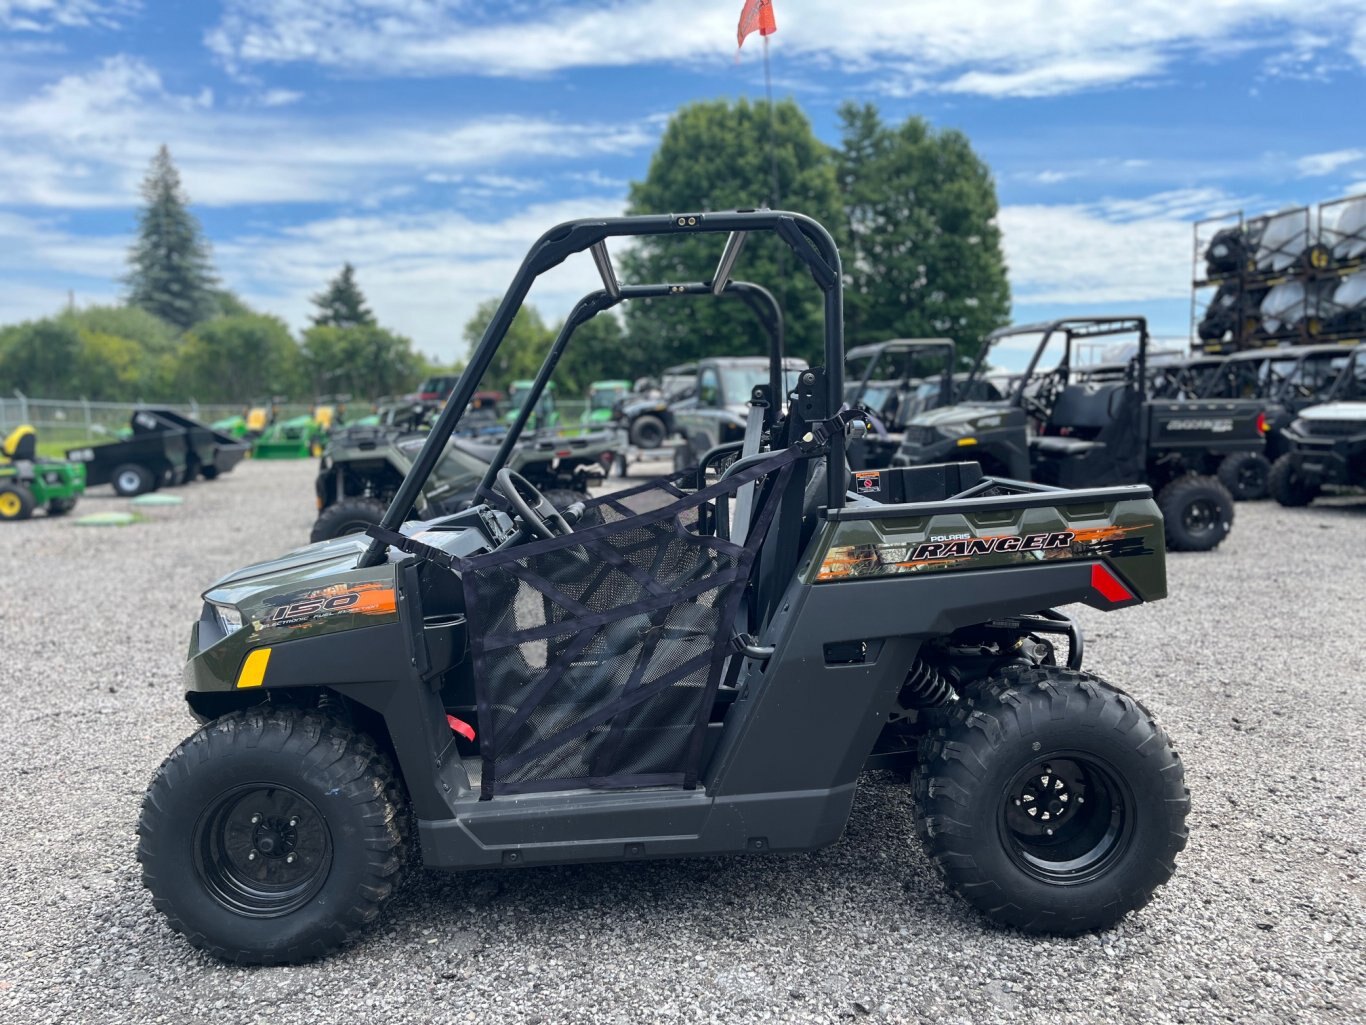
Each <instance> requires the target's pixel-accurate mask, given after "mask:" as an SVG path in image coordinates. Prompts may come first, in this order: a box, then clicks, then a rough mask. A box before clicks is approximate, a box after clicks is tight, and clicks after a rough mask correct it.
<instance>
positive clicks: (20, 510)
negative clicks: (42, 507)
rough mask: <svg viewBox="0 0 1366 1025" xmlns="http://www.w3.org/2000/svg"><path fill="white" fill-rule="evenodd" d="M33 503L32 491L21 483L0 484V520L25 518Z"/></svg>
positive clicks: (30, 513) (30, 512)
mask: <svg viewBox="0 0 1366 1025" xmlns="http://www.w3.org/2000/svg"><path fill="white" fill-rule="evenodd" d="M34 504H35V503H34V500H33V492H32V491H30V490H29V489H28V488H26V487H24V486H23V485H22V484H0V520H26V519H28V518H29V517H30V516H32V515H33V507H34Z"/></svg>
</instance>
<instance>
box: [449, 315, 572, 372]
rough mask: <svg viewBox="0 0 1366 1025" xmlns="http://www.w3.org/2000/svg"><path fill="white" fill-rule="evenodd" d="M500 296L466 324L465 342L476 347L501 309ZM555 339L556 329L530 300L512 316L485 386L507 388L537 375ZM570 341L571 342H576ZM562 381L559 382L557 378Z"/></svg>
mask: <svg viewBox="0 0 1366 1025" xmlns="http://www.w3.org/2000/svg"><path fill="white" fill-rule="evenodd" d="M499 301H500V300H498V299H489V300H486V301H485V302H482V303H480V304H479V308H478V309H477V310H475V312H474V316H472V317H470V319H469V321H467V322H466V324H465V343H466V344H467V345H468V346H469V347H470V349H471V350H473V348H474V346H475V345H477V344H478V343H479V339H480V338H482V337H483V335H484V328H486V327H487V326H488V323H489V321H490V320H492V319H493V315H494V313H495V312H497V310H498V303H499ZM554 340H555V332H554V331H553V330H551V329H550V328H549V327H548V326H546V322H545V321H544V320H542V319H541V315H540V313H539V312H537V310H536V307H534V306H531V305H529V304H527V303H523V304H522V308H521V309H519V310H518V311H517V316H515V317H513V318H512V325H511V326H510V327H509V328H508V332H507V336H506V337H505V338H504V339H503V344H502V345H501V346H499V348H498V354H497V355H496V356H494V358H493V363H492V364H491V365H490V366H489V369H488V373H486V374H485V375H484V379H483V381H482V382H481V386H482V387H484V388H493V389H496V390H498V391H505V390H506V389H507V386H508V385H509V384H511V383H512V382H513V381H516V380H518V379H521V378H527V377H534V376H535V374H536V371H537V370H539V369H540V367H541V363H542V362H544V361H545V355H546V353H547V352H548V351H549V350H550V345H551V343H552V342H553V341H554ZM573 344H574V343H573V342H570V346H571V347H572V346H573ZM557 384H558V382H557Z"/></svg>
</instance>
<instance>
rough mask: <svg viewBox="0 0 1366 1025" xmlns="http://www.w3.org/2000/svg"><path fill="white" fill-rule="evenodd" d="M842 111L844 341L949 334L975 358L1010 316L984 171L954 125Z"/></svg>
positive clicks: (869, 108) (992, 197) (871, 110)
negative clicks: (894, 121)
mask: <svg viewBox="0 0 1366 1025" xmlns="http://www.w3.org/2000/svg"><path fill="white" fill-rule="evenodd" d="M840 118H841V120H842V121H843V125H844V129H843V146H842V148H841V150H840V152H839V185H840V192H841V195H842V197H843V201H844V209H845V214H846V220H847V223H848V226H849V229H848V230H849V241H848V242H847V243H846V245H845V249H844V269H845V274H846V280H847V284H846V290H845V337H846V340H847V344H848V345H850V346H853V345H856V344H859V343H862V342H876V341H882V340H883V339H887V338H897V337H901V338H915V337H940V336H946V337H949V338H952V339H954V340H955V341H956V342H958V344H959V351H960V352H961V353H962V354H963V355H964V357H965V358H966V357H968V356H970V355H972V354H973V353H974V352H975V351H976V349H977V347H978V344H979V342H980V341H981V339H982V337H983V336H984V335H986V334H987V333H988V332H990V331H991V330H993V329H994V328H997V327H999V326H1000V325H1002V324H1004V323H1006V321H1007V319H1008V317H1009V314H1010V286H1009V284H1008V282H1007V279H1006V264H1005V258H1004V257H1003V256H1002V254H1001V232H1000V229H999V228H998V227H997V226H996V213H997V202H996V187H995V185H994V184H993V182H992V179H991V172H990V171H989V170H988V168H987V166H986V164H984V163H983V162H982V160H981V159H980V158H979V157H978V156H977V154H976V153H974V152H973V150H972V146H971V145H970V144H969V142H968V140H967V137H966V136H964V135H963V134H962V133H961V132H957V131H939V132H936V131H934V130H933V129H931V128H930V126H929V125H928V124H926V123H925V121H924V120H923V119H921V118H910V119H908V120H907V121H905V122H904V123H903V124H902V125H901V126H899V127H896V128H892V127H888V126H887V125H884V124H883V123H882V120H881V119H880V118H879V117H878V112H877V109H876V108H875V107H874V106H873V105H872V104H864V105H862V106H859V105H857V104H853V103H846V104H845V105H844V106H843V107H842V108H841V109H840Z"/></svg>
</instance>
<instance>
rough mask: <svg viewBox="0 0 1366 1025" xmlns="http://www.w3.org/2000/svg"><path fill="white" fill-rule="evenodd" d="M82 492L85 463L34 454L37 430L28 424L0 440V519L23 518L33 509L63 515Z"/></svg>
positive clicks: (26, 517)
mask: <svg viewBox="0 0 1366 1025" xmlns="http://www.w3.org/2000/svg"><path fill="white" fill-rule="evenodd" d="M84 493H85V467H84V466H83V465H82V464H81V463H77V462H70V461H67V460H62V459H44V458H42V457H40V456H39V455H38V434H37V432H36V431H34V429H33V428H32V427H31V426H29V425H28V424H23V425H22V426H19V427H16V428H15V429H14V430H12V431H10V432H9V434H8V435H6V437H5V440H4V441H3V442H2V443H0V520H26V519H28V518H29V517H30V516H32V515H33V512H34V510H35V509H46V510H47V514H48V515H49V516H65V515H66V514H67V513H69V512H70V511H71V510H72V509H74V508H75V507H76V500H77V499H78V498H80V496H81V495H82V494H84Z"/></svg>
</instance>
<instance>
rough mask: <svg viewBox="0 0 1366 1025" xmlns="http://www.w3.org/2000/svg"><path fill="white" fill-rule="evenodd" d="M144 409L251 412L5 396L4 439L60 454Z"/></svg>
mask: <svg viewBox="0 0 1366 1025" xmlns="http://www.w3.org/2000/svg"><path fill="white" fill-rule="evenodd" d="M142 407H155V408H157V409H171V410H174V411H175V412H177V413H180V414H181V415H183V416H188V417H190V418H192V419H194V420H198V421H200V422H201V423H206V424H211V423H213V422H214V421H215V420H224V419H227V418H228V417H231V416H238V415H240V414H241V413H242V412H243V411H244V409H245V408H246V407H244V406H241V405H234V404H231V403H228V404H208V403H199V402H195V401H194V400H193V399H188V400H186V401H184V402H138V403H129V402H89V401H87V400H85V399H34V398H29V397H28V396H27V395H23V394H21V393H20V392H14V393H13V394H11V395H9V396H3V395H0V437H2V436H3V435H4V434H6V433H8V432H9V431H11V430H13V429H14V428H15V427H18V426H19V425H20V424H31V425H32V426H33V428H34V430H36V431H37V432H38V443H39V445H40V446H41V448H42V450H43V451H44V452H46V453H48V454H57V453H59V452H61V451H63V450H65V449H67V448H76V447H78V446H81V445H95V444H99V443H100V442H102V441H112V440H114V439H115V438H117V437H118V432H119V431H120V430H122V429H124V428H126V427H127V426H128V421H129V419H130V418H131V417H132V415H133V411H134V410H135V409H139V408H142ZM587 408H588V403H587V402H585V401H583V400H581V399H580V400H574V399H567V400H564V401H561V402H558V403H557V404H556V409H557V411H558V412H559V427H560V431H561V432H562V433H566V434H572V433H576V431H577V429H578V428H579V425H580V418H581V416H582V415H583V413H584V411H585V410H586V409H587ZM310 409H311V407H310V406H309V404H308V403H306V402H294V403H280V404H277V405H276V406H275V416H276V419H277V420H287V419H289V418H291V417H295V416H300V415H302V414H305V413H308V412H309V411H310ZM347 411H348V414H349V416H350V417H352V418H355V417H360V416H364V415H366V414H367V413H369V412H370V406H369V404H368V403H356V402H352V403H349V404H348V407H347Z"/></svg>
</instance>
